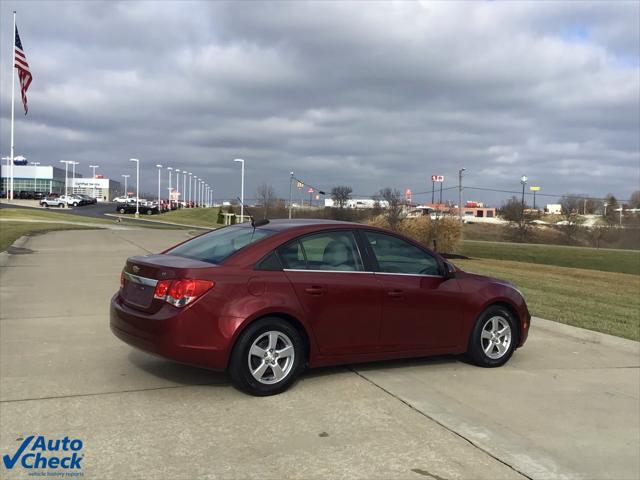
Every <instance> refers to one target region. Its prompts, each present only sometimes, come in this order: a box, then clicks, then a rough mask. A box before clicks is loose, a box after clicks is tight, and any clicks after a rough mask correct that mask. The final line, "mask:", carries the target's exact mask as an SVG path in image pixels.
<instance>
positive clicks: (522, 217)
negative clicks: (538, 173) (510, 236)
mask: <svg viewBox="0 0 640 480" xmlns="http://www.w3.org/2000/svg"><path fill="white" fill-rule="evenodd" d="M520 183H521V184H522V214H521V215H520V222H521V223H522V224H524V187H525V186H526V185H527V176H526V175H523V176H522V177H520Z"/></svg>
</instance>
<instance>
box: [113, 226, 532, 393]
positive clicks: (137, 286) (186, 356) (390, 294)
mask: <svg viewBox="0 0 640 480" xmlns="http://www.w3.org/2000/svg"><path fill="white" fill-rule="evenodd" d="M530 320H531V316H530V314H529V311H528V310H527V306H526V303H525V301H524V299H523V298H522V295H521V294H520V292H519V291H518V290H517V289H516V288H515V287H513V286H512V285H510V284H509V283H506V282H504V281H501V280H496V279H493V278H489V277H483V276H480V275H475V274H472V273H467V272H463V271H462V270H460V269H458V268H456V267H455V266H454V265H452V264H451V263H449V262H448V261H447V260H445V259H443V258H442V257H440V256H439V255H437V254H436V253H434V252H432V251H430V250H428V249H427V248H425V247H424V246H422V245H421V244H419V243H416V242H414V241H413V240H411V239H409V238H406V237H404V236H402V235H399V234H397V233H394V232H391V231H388V230H384V229H380V228H374V227H369V226H366V225H360V224H355V223H349V222H331V221H326V220H274V221H271V222H268V221H266V220H263V221H259V222H256V224H255V226H252V225H250V224H242V225H236V226H231V227H225V228H221V229H219V230H214V231H212V232H208V233H205V234H203V235H201V236H199V237H196V238H193V239H191V240H188V241H186V242H184V243H182V244H179V245H177V246H175V247H172V248H170V249H169V250H167V251H165V252H163V253H161V254H157V255H146V256H138V257H131V258H129V259H128V260H127V263H126V265H125V267H124V270H123V271H122V276H121V282H120V290H119V292H118V293H116V294H115V295H114V296H113V298H112V300H111V330H112V331H113V333H114V334H115V335H116V336H118V337H119V338H120V339H122V340H123V341H125V342H127V343H128V344H130V345H132V346H134V347H137V348H140V349H142V350H145V351H147V352H151V353H154V354H157V355H160V356H163V357H166V358H170V359H172V360H176V361H179V362H184V363H188V364H192V365H197V366H201V367H206V368H210V369H214V370H228V372H229V374H230V377H231V379H232V381H233V383H234V385H235V386H236V387H237V388H239V389H241V390H243V391H245V392H247V393H250V394H253V395H273V394H276V393H280V392H282V391H284V390H285V389H286V388H288V387H289V386H290V385H291V384H292V383H293V382H294V381H295V379H296V377H297V376H298V375H299V374H300V373H301V372H302V370H303V369H304V367H305V366H309V367H319V366H325V365H337V364H347V363H356V362H368V361H373V360H385V359H393V358H406V357H420V356H427V355H437V354H444V353H454V354H460V353H466V354H467V355H468V356H469V357H470V358H471V359H472V360H473V361H474V362H475V363H476V364H478V365H481V366H484V367H497V366H500V365H502V364H504V363H505V362H506V361H507V360H508V359H509V358H510V357H511V355H512V354H513V352H514V350H515V349H516V348H517V347H520V346H522V345H523V344H524V342H525V340H526V338H527V334H528V331H529V323H530Z"/></svg>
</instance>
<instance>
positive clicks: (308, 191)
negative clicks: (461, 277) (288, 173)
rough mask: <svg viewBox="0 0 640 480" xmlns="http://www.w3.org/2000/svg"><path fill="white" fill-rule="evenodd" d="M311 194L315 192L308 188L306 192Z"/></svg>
mask: <svg viewBox="0 0 640 480" xmlns="http://www.w3.org/2000/svg"><path fill="white" fill-rule="evenodd" d="M313 192H315V190H314V189H313V188H311V187H309V190H307V193H313Z"/></svg>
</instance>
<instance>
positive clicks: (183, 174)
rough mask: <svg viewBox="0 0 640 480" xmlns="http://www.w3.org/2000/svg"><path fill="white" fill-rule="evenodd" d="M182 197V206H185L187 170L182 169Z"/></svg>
mask: <svg viewBox="0 0 640 480" xmlns="http://www.w3.org/2000/svg"><path fill="white" fill-rule="evenodd" d="M182 197H183V200H184V206H185V207H186V206H187V172H186V170H182Z"/></svg>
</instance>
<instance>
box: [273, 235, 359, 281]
mask: <svg viewBox="0 0 640 480" xmlns="http://www.w3.org/2000/svg"><path fill="white" fill-rule="evenodd" d="M278 254H279V255H280V258H282V260H283V261H284V262H285V264H286V266H287V268H290V269H307V270H326V271H343V272H357V271H363V270H364V266H363V263H362V258H361V257H360V252H359V251H358V245H357V243H356V240H355V237H354V235H353V232H350V231H340V232H335V231H334V232H320V233H316V234H313V235H306V236H304V237H302V238H300V239H299V240H297V241H295V242H291V243H288V244H287V245H285V246H283V247H280V249H279V250H278ZM293 265H296V266H293Z"/></svg>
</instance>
